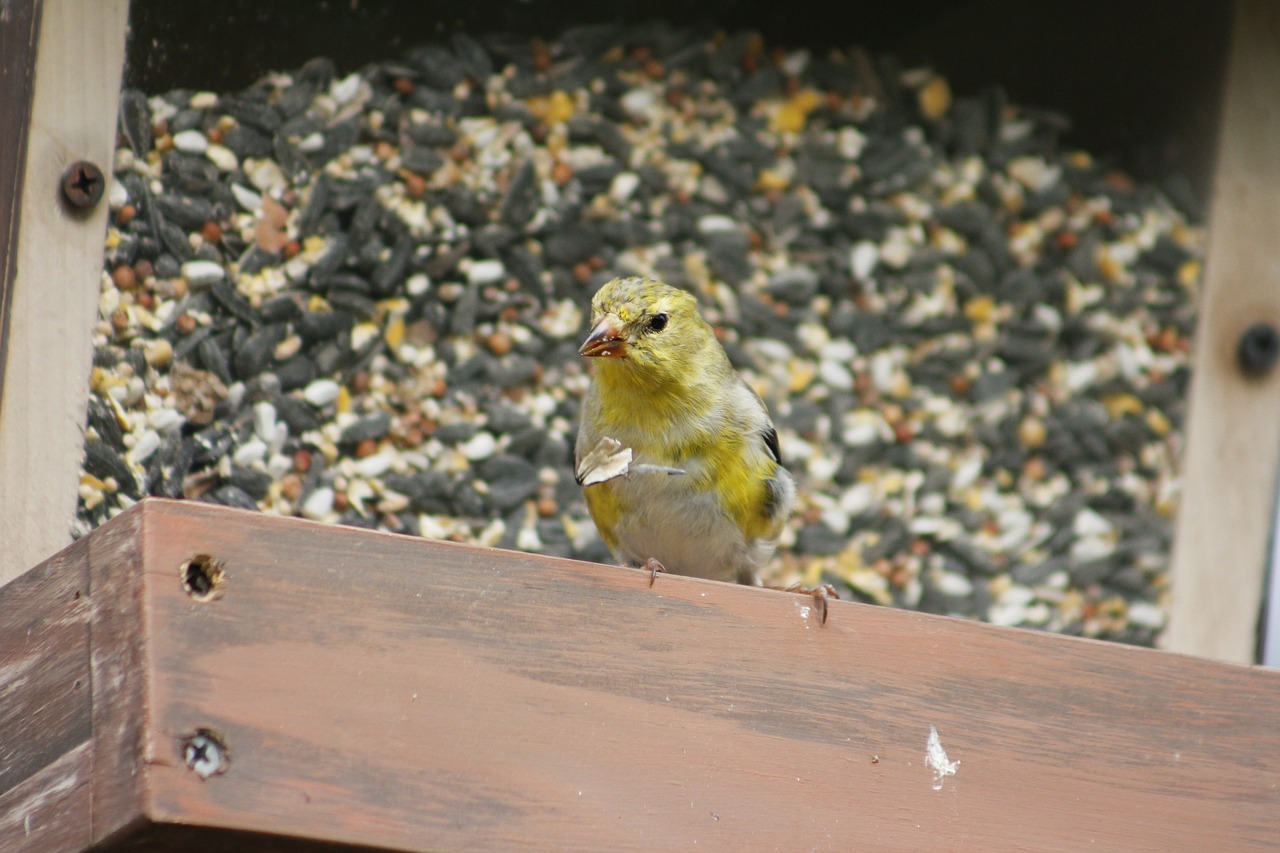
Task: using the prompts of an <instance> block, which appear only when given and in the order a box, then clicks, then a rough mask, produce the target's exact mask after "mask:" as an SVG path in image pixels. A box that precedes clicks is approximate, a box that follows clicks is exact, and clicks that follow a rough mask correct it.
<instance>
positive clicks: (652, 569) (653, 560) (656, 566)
mask: <svg viewBox="0 0 1280 853" xmlns="http://www.w3.org/2000/svg"><path fill="white" fill-rule="evenodd" d="M644 567H645V568H646V569H648V570H649V586H650V587H652V586H653V582H654V581H655V580H657V579H658V572H664V573H665V572H666V570H667V567H666V566H664V565H662V563H659V562H658V558H657V557H650V558H649V559H647V560H645V561H644Z"/></svg>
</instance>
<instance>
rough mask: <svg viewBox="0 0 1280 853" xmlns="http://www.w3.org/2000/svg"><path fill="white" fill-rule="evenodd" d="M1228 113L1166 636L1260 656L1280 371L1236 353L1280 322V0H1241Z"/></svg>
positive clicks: (1215, 652) (1278, 457) (1278, 446)
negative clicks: (1253, 365)
mask: <svg viewBox="0 0 1280 853" xmlns="http://www.w3.org/2000/svg"><path fill="white" fill-rule="evenodd" d="M1222 110H1223V112H1222V125H1221V133H1220V138H1219V144H1218V164H1217V170H1216V172H1215V176H1214V192H1213V206H1212V214H1211V216H1210V220H1209V227H1208V231H1209V247H1208V259H1207V265H1206V267H1205V281H1204V293H1203V295H1202V297H1201V300H1200V318H1199V324H1198V328H1197V331H1196V337H1197V339H1196V353H1195V362H1194V370H1193V372H1192V377H1193V379H1192V384H1191V400H1190V403H1191V407H1190V416H1189V418H1188V424H1187V446H1186V451H1185V454H1184V457H1183V463H1182V467H1183V488H1182V506H1181V510H1180V512H1179V516H1178V525H1177V537H1176V544H1175V547H1174V555H1173V569H1172V583H1173V597H1172V604H1171V609H1170V614H1169V628H1168V629H1167V630H1166V631H1165V634H1164V637H1163V640H1162V642H1163V645H1164V646H1165V647H1166V648H1168V649H1171V650H1173V651H1179V652H1186V653H1189V654H1197V655H1204V656H1206V657H1214V658H1220V659H1222V660H1231V661H1236V662H1240V663H1244V662H1251V661H1253V660H1254V659H1255V658H1254V652H1255V646H1256V643H1257V627H1258V617H1259V615H1260V613H1261V606H1262V595H1263V588H1264V569H1265V567H1266V562H1267V546H1268V543H1269V542H1270V539H1271V536H1272V535H1273V532H1272V527H1273V525H1274V522H1275V512H1276V487H1277V482H1278V479H1277V471H1278V470H1280V370H1274V369H1273V370H1272V371H1271V372H1270V373H1268V374H1267V375H1265V376H1258V377H1250V376H1247V375H1245V374H1243V373H1242V372H1241V370H1240V369H1239V366H1238V364H1237V358H1236V352H1237V347H1238V345H1239V341H1240V336H1241V335H1242V334H1244V332H1245V330H1246V329H1248V328H1249V327H1250V326H1252V325H1253V324H1255V323H1269V324H1271V325H1272V326H1273V327H1275V328H1277V329H1280V241H1278V240H1277V239H1276V237H1277V233H1276V223H1277V222H1280V157H1277V156H1276V150H1277V149H1276V140H1277V139H1280V5H1277V4H1275V3H1270V2H1267V0H1241V1H1240V2H1238V3H1237V4H1236V21H1235V26H1234V29H1233V35H1232V45H1231V54H1230V58H1229V62H1228V68H1227V80H1226V85H1225V88H1224V90H1223V104H1222ZM1273 618H1280V614H1277V615H1275V616H1273Z"/></svg>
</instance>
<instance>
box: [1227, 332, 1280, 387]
mask: <svg viewBox="0 0 1280 853" xmlns="http://www.w3.org/2000/svg"><path fill="white" fill-rule="evenodd" d="M1278 360H1280V332H1278V331H1276V327H1275V326H1273V325H1272V324H1270V323H1254V324H1253V325H1252V326H1250V327H1249V328H1247V329H1245V330H1244V334H1242V335H1241V336H1240V343H1239V344H1237V345H1236V362H1237V363H1238V364H1239V365H1240V372H1241V373H1243V374H1245V375H1246V376H1252V377H1258V376H1262V375H1263V374H1265V373H1268V372H1270V370H1271V368H1273V367H1275V365H1276V361H1278Z"/></svg>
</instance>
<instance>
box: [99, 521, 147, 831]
mask: <svg viewBox="0 0 1280 853" xmlns="http://www.w3.org/2000/svg"><path fill="white" fill-rule="evenodd" d="M147 519H148V515H147V514H146V513H145V512H134V513H125V514H124V515H122V516H121V517H119V518H117V519H116V520H115V521H114V522H113V523H111V524H108V525H104V526H103V527H101V528H99V529H98V530H96V531H95V532H94V533H93V535H91V536H88V537H86V538H85V540H83V541H86V542H88V544H89V548H88V552H87V554H86V562H87V563H88V566H89V597H90V602H91V605H92V607H93V622H92V625H91V627H90V645H91V652H90V657H89V667H90V676H91V678H92V680H93V767H94V785H93V801H92V807H91V817H92V821H93V837H94V840H95V841H102V840H104V839H111V838H114V837H119V836H124V835H128V834H129V833H132V832H133V831H135V830H136V829H137V827H139V826H140V825H142V824H144V823H146V791H147V783H148V777H147V772H146V771H147V764H148V760H149V754H148V753H147V751H146V750H145V748H144V746H145V742H146V730H147V726H148V723H149V720H148V715H149V713H150V703H149V698H148V696H147V689H148V686H149V681H150V675H151V674H150V673H149V672H148V667H147V664H148V644H149V643H154V642H155V641H156V638H155V637H154V635H153V634H152V633H151V631H150V626H149V625H148V624H147V619H146V613H145V612H144V607H143V594H144V591H145V588H146V585H145V583H144V576H143V564H144V557H143V554H142V543H143V529H144V525H145V524H146V522H147Z"/></svg>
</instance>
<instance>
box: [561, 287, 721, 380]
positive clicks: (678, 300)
mask: <svg viewBox="0 0 1280 853" xmlns="http://www.w3.org/2000/svg"><path fill="white" fill-rule="evenodd" d="M714 341H715V336H714V334H713V333H712V331H711V327H710V326H708V325H707V323H706V321H705V320H703V319H702V317H701V316H699V314H698V304H697V300H695V299H694V297H693V294H691V293H688V292H686V291H683V290H680V289H678V288H675V287H672V286H671V285H669V284H663V283H662V282H660V281H654V280H652V279H646V278H640V277H639V276H634V277H630V278H615V279H613V280H612V281H610V282H609V283H608V284H606V285H604V286H603V287H601V288H600V290H599V291H597V292H596V295H595V297H594V298H593V299H592V300H591V334H590V335H588V336H587V339H586V341H584V342H583V344H582V346H581V347H580V348H579V349H578V352H580V353H581V354H582V355H584V356H587V357H589V358H599V359H607V360H609V361H611V362H615V360H616V362H615V363H619V364H621V363H626V364H628V365H629V366H630V367H631V368H632V369H634V370H636V371H642V372H645V373H650V374H653V375H654V378H659V377H660V376H665V375H666V374H675V373H678V372H682V367H683V368H684V369H687V368H688V366H689V365H690V364H693V363H696V362H695V360H694V358H695V355H696V354H698V353H700V352H701V351H703V350H704V348H706V347H707V345H708V343H709V342H714Z"/></svg>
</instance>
